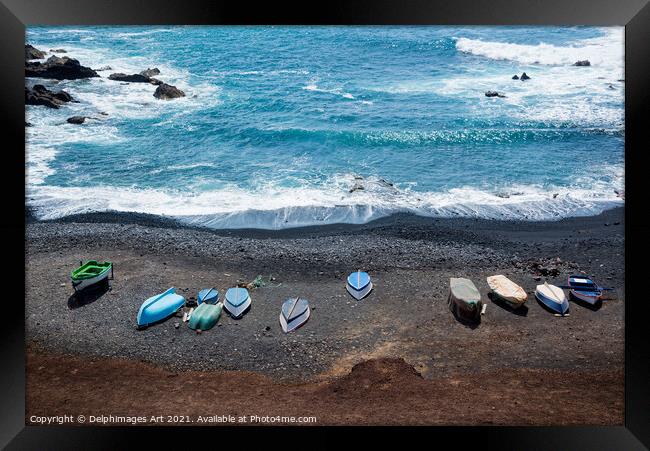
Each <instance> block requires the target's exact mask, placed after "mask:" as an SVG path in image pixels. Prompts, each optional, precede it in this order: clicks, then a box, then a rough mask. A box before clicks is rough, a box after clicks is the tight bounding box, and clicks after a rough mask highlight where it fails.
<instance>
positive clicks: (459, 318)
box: [449, 302, 481, 329]
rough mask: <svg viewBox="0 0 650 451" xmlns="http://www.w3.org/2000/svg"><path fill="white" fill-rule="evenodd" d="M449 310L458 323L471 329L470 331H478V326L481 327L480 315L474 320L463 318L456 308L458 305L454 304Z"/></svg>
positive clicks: (450, 304) (451, 304)
mask: <svg viewBox="0 0 650 451" xmlns="http://www.w3.org/2000/svg"><path fill="white" fill-rule="evenodd" d="M449 310H451V313H452V314H453V315H454V318H456V321H458V322H459V323H461V324H462V325H463V326H465V327H469V328H470V329H476V328H477V327H478V326H480V325H481V315H480V314H479V315H478V316H477V317H474V318H468V317H466V316H463V315H461V314H460V313H458V306H456V304H454V303H453V302H451V303H449Z"/></svg>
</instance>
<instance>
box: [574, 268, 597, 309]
mask: <svg viewBox="0 0 650 451" xmlns="http://www.w3.org/2000/svg"><path fill="white" fill-rule="evenodd" d="M567 284H568V286H569V296H570V297H572V298H574V299H578V300H579V301H584V302H587V303H589V304H591V305H595V304H596V303H597V302H599V301H601V300H602V299H603V289H602V288H601V287H599V286H598V285H596V284H595V283H594V281H593V280H591V279H590V278H589V277H587V276H580V275H574V276H569V278H568V283H567Z"/></svg>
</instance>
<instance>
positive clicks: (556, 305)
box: [535, 282, 569, 316]
mask: <svg viewBox="0 0 650 451" xmlns="http://www.w3.org/2000/svg"><path fill="white" fill-rule="evenodd" d="M535 297H536V298H537V300H538V301H539V302H541V303H542V304H544V305H545V306H546V307H548V308H549V309H551V310H552V311H554V312H557V313H559V314H560V315H562V316H564V315H565V314H566V312H567V311H568V310H569V301H568V299H567V298H566V295H565V294H564V290H562V288H560V287H556V286H555V285H550V284H549V283H548V282H544V285H537V288H536V289H535Z"/></svg>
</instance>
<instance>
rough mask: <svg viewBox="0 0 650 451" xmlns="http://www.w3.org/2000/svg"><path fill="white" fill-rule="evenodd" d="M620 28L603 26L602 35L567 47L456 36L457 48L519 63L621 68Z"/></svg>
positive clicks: (621, 35)
mask: <svg viewBox="0 0 650 451" xmlns="http://www.w3.org/2000/svg"><path fill="white" fill-rule="evenodd" d="M623 39H624V31H623V28H622V27H612V28H605V29H603V36H600V37H596V38H590V39H583V40H580V41H576V42H573V43H571V44H569V45H567V46H557V45H551V44H545V43H540V44H537V45H525V44H512V43H507V42H493V41H483V40H480V39H468V38H464V37H460V38H457V40H456V48H457V49H458V50H459V51H461V52H464V53H469V54H472V55H477V56H483V57H486V58H490V59H495V60H510V61H516V62H518V63H522V64H543V65H571V64H573V63H575V62H576V61H581V60H589V61H590V62H591V64H592V65H593V66H606V67H610V68H616V67H622V62H623V55H624V42H623Z"/></svg>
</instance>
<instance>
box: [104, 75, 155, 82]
mask: <svg viewBox="0 0 650 451" xmlns="http://www.w3.org/2000/svg"><path fill="white" fill-rule="evenodd" d="M108 79H109V80H114V81H128V82H129V83H149V82H150V80H151V79H150V78H149V77H145V76H144V75H140V74H131V75H127V74H123V73H121V72H118V73H115V74H111V75H109V76H108Z"/></svg>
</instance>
